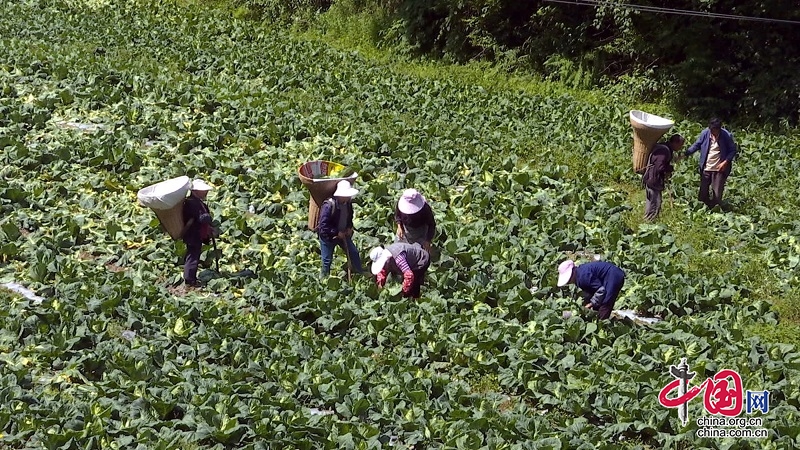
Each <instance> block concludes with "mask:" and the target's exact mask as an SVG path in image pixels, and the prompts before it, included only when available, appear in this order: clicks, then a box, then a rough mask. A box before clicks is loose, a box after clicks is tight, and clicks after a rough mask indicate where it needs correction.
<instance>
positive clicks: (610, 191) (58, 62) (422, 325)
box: [0, 0, 800, 449]
mask: <svg viewBox="0 0 800 450" xmlns="http://www.w3.org/2000/svg"><path fill="white" fill-rule="evenodd" d="M0 9H2V11H3V14H2V15H1V16H0V149H2V152H1V153H0V158H2V168H1V169H0V173H1V174H2V177H0V210H1V211H2V213H1V214H0V279H2V281H3V282H10V281H16V282H20V283H23V284H25V285H26V286H28V287H29V288H31V289H32V290H33V291H35V292H36V293H37V294H38V295H40V296H41V297H43V298H44V301H42V302H41V303H39V302H36V301H31V300H27V299H25V298H23V297H21V296H18V295H15V294H13V293H11V292H7V291H5V290H2V289H0V302H1V305H2V306H1V307H0V404H2V405H3V408H0V448H49V449H55V448H84V449H94V448H98V449H99V448H158V449H168V448H189V449H191V448H251V449H256V448H302V449H306V448H328V449H340V448H417V449H422V448H447V449H455V448H463V449H477V448H485V449H533V448H547V449H551V448H552V449H558V448H564V449H567V448H571V449H575V448H595V447H596V448H607V449H616V448H686V449H688V448H767V449H771V448H774V449H786V448H797V447H798V446H800V438H799V437H798V436H799V435H800V412H799V411H798V408H800V353H798V349H797V348H795V347H794V346H792V345H788V344H781V343H774V342H767V341H765V340H762V339H761V338H759V337H758V336H757V335H754V334H753V333H752V332H751V331H750V330H751V329H752V327H754V326H772V325H775V324H776V323H778V320H779V317H778V315H777V313H776V312H775V311H774V310H773V309H772V308H771V302H772V301H773V300H775V299H778V298H789V299H791V298H795V299H796V298H797V297H798V290H797V288H796V286H797V282H798V279H797V270H798V265H800V255H799V254H798V253H799V251H800V242H798V238H797V236H800V220H798V218H797V214H796V212H797V211H798V207H799V206H800V205H799V204H798V203H800V202H798V199H797V195H796V189H797V173H798V172H799V171H800V162H798V159H797V148H800V139H798V137H797V136H796V135H795V136H777V135H770V134H766V133H762V132H758V131H754V130H746V129H745V130H738V129H737V130H733V131H735V132H736V139H737V141H738V142H739V143H740V144H741V146H742V152H741V157H740V158H739V160H738V161H737V162H736V164H735V165H734V173H733V175H732V177H731V180H730V182H729V185H728V188H727V189H726V197H727V198H728V199H729V200H730V211H727V212H725V213H721V212H718V211H716V212H707V211H705V210H703V209H702V208H701V206H702V205H701V204H700V203H699V202H697V201H696V200H695V196H696V187H697V183H698V175H697V173H696V160H692V161H685V162H682V163H680V164H679V165H678V169H677V173H676V175H675V177H674V186H675V189H674V193H672V194H671V195H672V197H673V198H674V205H670V202H669V200H668V199H665V202H664V203H665V211H664V213H663V215H662V219H661V220H660V222H658V223H655V224H645V223H641V220H640V217H641V215H642V205H643V193H642V192H641V189H640V187H639V185H638V177H637V176H635V175H634V174H633V173H632V171H631V168H630V167H631V163H630V151H631V135H630V125H629V123H628V119H627V112H628V110H629V109H630V108H631V107H632V106H633V105H625V104H621V103H619V102H616V101H614V100H613V99H607V100H604V101H600V100H597V101H591V100H587V99H586V98H585V97H578V96H574V95H571V94H569V93H565V92H562V91H558V90H556V89H545V88H543V91H542V92H541V93H532V92H523V91H510V90H501V89H493V88H491V87H487V86H480V85H470V84H465V83H463V82H455V81H448V80H447V79H446V78H435V79H434V78H420V77H415V76H412V75H409V74H405V73H403V72H400V71H397V70H394V69H393V67H391V66H385V65H382V64H378V63H374V62H370V61H368V60H365V59H363V58H362V57H360V56H359V54H357V53H354V52H348V51H342V50H336V49H333V48H331V47H328V46H326V45H324V43H318V42H308V41H303V40H299V39H297V38H295V37H293V36H292V35H291V34H287V33H286V32H284V31H281V30H278V29H271V28H267V27H264V26H262V25H260V24H258V23H253V22H249V21H242V20H236V19H234V18H233V17H232V16H231V15H230V13H229V12H226V11H225V10H223V9H212V8H207V7H204V6H199V5H191V6H180V5H178V4H175V3H174V2H172V1H168V0H167V1H133V0H131V1H121V0H119V1H116V0H107V1H103V0H98V1H78V0H71V1H68V0H25V1H15V0H14V1H12V0H0ZM652 112H653V113H663V112H661V111H652ZM701 128H702V126H701V125H700V124H698V123H694V122H688V121H680V120H679V121H678V125H677V127H676V129H677V131H679V132H682V133H684V134H686V135H687V137H689V140H690V142H691V138H692V137H694V136H696V134H697V133H699V131H700V130H701ZM318 158H322V159H330V160H334V161H337V162H340V163H343V164H345V165H347V166H348V167H350V168H352V169H354V170H356V171H357V172H358V173H359V178H358V180H357V183H356V187H357V188H359V189H360V190H361V194H360V195H359V196H358V197H357V199H356V206H355V214H356V223H355V225H356V228H357V230H356V235H355V236H354V240H355V242H356V245H357V246H358V247H359V249H360V250H361V253H362V257H364V258H365V259H366V253H367V252H368V251H369V249H370V248H371V247H372V246H374V245H377V244H380V243H388V242H389V241H390V240H391V236H392V232H393V224H392V222H391V216H392V213H393V208H394V205H395V202H396V200H397V197H398V196H399V193H400V192H401V191H402V189H404V188H407V187H415V188H417V189H419V190H420V191H421V192H422V193H423V194H424V195H425V196H426V197H427V198H428V200H429V201H430V202H431V204H432V207H433V209H434V212H435V214H436V217H437V221H438V223H439V225H440V226H439V228H440V231H439V235H438V236H437V238H436V241H435V245H436V247H438V250H439V251H438V253H439V254H438V256H437V257H436V258H435V259H434V263H433V264H432V266H431V269H430V271H429V277H428V280H427V282H426V285H425V287H424V290H423V295H422V298H421V299H420V300H419V301H417V302H409V301H407V300H404V299H402V298H400V296H399V295H397V289H395V288H391V287H390V288H388V289H385V290H382V291H379V290H378V289H377V288H376V287H375V286H374V282H373V280H370V279H369V278H368V277H366V276H364V277H356V278H355V279H354V280H353V282H352V283H348V282H347V278H346V275H345V272H344V270H343V268H342V266H343V264H344V256H343V254H342V253H341V252H340V251H338V252H337V254H336V257H335V260H334V265H335V267H336V269H337V270H335V271H334V273H335V276H332V277H330V278H326V279H322V280H320V278H319V275H318V273H319V264H320V261H319V254H318V247H319V246H318V242H317V240H316V237H315V235H314V234H313V233H312V232H311V231H309V230H307V228H306V222H307V209H308V192H307V190H306V189H305V188H304V187H303V186H302V185H301V184H300V182H299V180H298V179H297V168H298V166H299V165H300V164H301V163H303V162H305V161H308V160H312V159H318ZM184 174H185V175H189V176H198V177H200V178H203V179H205V180H207V181H209V182H211V183H212V184H214V185H215V186H216V187H217V189H216V190H215V191H212V192H211V194H210V196H209V205H210V207H211V211H212V214H213V215H214V217H215V218H216V219H217V220H218V222H219V226H220V228H221V230H222V235H221V236H220V238H219V239H218V250H219V251H218V256H219V259H220V266H221V267H220V268H221V273H216V272H214V271H212V270H211V268H212V266H213V259H214V256H213V255H209V253H204V257H203V258H204V260H205V261H204V263H203V266H204V267H203V268H201V274H200V275H201V279H203V280H204V281H206V282H207V284H206V287H205V288H204V289H203V290H200V291H190V292H183V291H182V290H180V289H176V288H175V285H176V284H178V283H179V282H180V280H181V273H182V266H181V264H182V255H183V253H184V252H185V247H184V246H183V244H182V243H181V242H173V241H171V240H170V239H169V237H168V236H167V235H166V234H165V233H164V232H162V231H161V230H160V229H159V227H158V221H157V220H156V217H155V215H154V214H153V213H152V211H150V210H148V209H146V208H142V207H140V206H138V205H137V204H136V192H137V191H138V190H139V189H140V188H142V187H144V186H147V185H149V184H152V183H155V182H158V181H161V180H163V179H166V178H171V177H175V176H180V175H184ZM251 205H252V207H253V208H252V211H253V212H250V206H251ZM595 255H599V257H601V258H602V259H605V260H608V261H612V262H614V263H616V264H618V265H619V266H620V267H622V268H623V269H625V270H626V272H627V279H626V285H625V288H624V290H623V295H622V297H621V299H620V301H618V303H617V307H618V308H626V309H636V310H641V311H646V312H648V313H649V314H654V315H659V316H661V317H663V318H664V320H663V321H661V322H659V323H657V324H655V325H652V326H641V325H636V324H633V323H631V322H630V321H611V322H597V321H594V320H593V319H592V318H591V316H589V315H587V314H585V313H583V312H581V311H580V309H581V307H580V302H579V300H578V298H577V297H575V296H573V291H572V290H570V289H566V288H564V289H561V288H556V287H555V281H556V271H555V267H556V265H557V264H558V262H560V261H562V260H564V259H565V258H567V257H576V258H578V259H579V260H581V261H585V260H589V259H592V258H593V257H594V256H595ZM392 286H397V283H395V284H394V285H392ZM565 310H570V311H573V312H574V314H573V315H572V317H571V318H568V319H564V318H563V315H562V313H563V311H565ZM682 357H685V358H687V359H688V362H689V364H690V367H691V369H692V370H693V371H696V372H697V374H698V375H697V377H696V378H695V380H694V382H696V383H698V384H699V383H700V382H701V381H702V380H704V379H705V378H707V377H711V376H713V375H714V374H715V373H716V372H717V371H719V370H721V369H723V368H729V369H733V370H736V371H738V372H739V373H740V374H741V376H742V380H743V383H744V387H745V389H750V390H769V391H770V399H769V412H768V413H766V414H763V415H759V413H755V414H753V415H752V417H763V428H765V429H767V430H769V433H770V434H769V438H767V439H719V438H698V437H696V431H697V425H696V423H695V421H694V420H695V419H696V418H699V417H703V416H706V415H708V413H706V412H705V411H704V410H703V408H702V403H701V402H700V401H698V400H699V399H698V400H695V401H693V402H691V403H689V406H688V411H689V418H690V420H689V422H688V424H687V425H686V426H684V425H682V423H681V421H680V420H679V419H678V416H677V412H676V410H674V409H666V408H664V407H662V406H661V405H659V403H658V393H659V391H660V390H661V389H662V388H663V387H664V386H665V385H666V384H667V383H669V382H670V381H672V380H673V378H672V377H671V376H670V375H669V367H670V365H673V364H678V363H679V360H680V358H682ZM694 382H693V383H694ZM743 414H744V413H743Z"/></svg>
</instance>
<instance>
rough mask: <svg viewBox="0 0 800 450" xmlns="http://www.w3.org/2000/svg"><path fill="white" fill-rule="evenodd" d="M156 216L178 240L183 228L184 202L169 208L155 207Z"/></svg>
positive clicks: (170, 234) (172, 236)
mask: <svg viewBox="0 0 800 450" xmlns="http://www.w3.org/2000/svg"><path fill="white" fill-rule="evenodd" d="M153 211H154V212H155V213H156V217H158V220H159V221H160V222H161V225H163V226H164V229H165V230H167V234H169V236H170V237H171V238H172V239H175V240H178V239H180V237H181V231H182V230H183V225H184V221H183V202H181V203H178V204H177V205H175V206H173V207H172V208H169V209H154V210H153Z"/></svg>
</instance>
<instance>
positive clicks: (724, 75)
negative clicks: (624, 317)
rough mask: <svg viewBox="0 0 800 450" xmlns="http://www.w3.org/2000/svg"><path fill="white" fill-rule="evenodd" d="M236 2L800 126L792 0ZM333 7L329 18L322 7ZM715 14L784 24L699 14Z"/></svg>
mask: <svg viewBox="0 0 800 450" xmlns="http://www.w3.org/2000/svg"><path fill="white" fill-rule="evenodd" d="M235 3H236V4H239V5H242V8H243V9H244V10H246V11H251V12H258V13H260V16H259V17H260V18H262V19H264V20H279V21H292V22H293V23H296V24H301V25H302V26H309V25H310V26H311V28H315V29H316V28H319V27H320V26H321V27H322V28H323V29H325V30H326V32H328V33H332V34H333V35H336V36H341V37H348V38H349V37H352V34H353V32H354V31H355V30H359V31H361V32H362V35H361V37H362V38H364V39H365V40H367V41H369V42H372V43H373V44H374V45H377V46H381V47H389V48H392V49H393V51H395V52H396V53H404V54H407V55H413V56H420V55H425V56H432V57H435V58H445V59H446V60H449V61H461V62H463V61H468V60H487V61H492V62H493V63H494V64H497V65H499V66H501V67H503V68H504V69H507V70H514V71H521V72H526V73H535V74H539V75H541V76H544V77H546V78H548V79H553V80H558V81H560V82H562V83H564V84H567V85H570V86H572V87H581V88H587V87H593V86H604V87H605V89H608V90H613V91H616V92H619V93H628V94H632V96H633V97H635V98H639V99H641V98H648V99H650V100H655V99H661V100H662V101H668V102H670V103H671V104H673V106H674V107H675V108H676V110H679V111H681V112H684V113H691V114H693V115H694V116H695V117H702V118H704V119H707V118H708V117H711V116H716V115H719V116H722V117H724V118H726V119H728V120H730V121H733V122H736V123H739V124H744V123H748V122H749V121H753V120H755V121H759V122H769V123H774V124H780V123H784V124H786V123H788V124H793V125H796V124H797V121H798V119H800V97H798V96H797V92H798V91H800V78H798V77H797V76H796V75H795V74H796V73H797V72H798V70H800V50H798V47H797V45H794V43H795V42H797V41H798V40H800V23H786V22H791V21H796V22H800V10H798V9H797V7H796V6H797V5H796V3H795V2H793V1H792V0H748V1H735V2H734V1H731V0H702V1H700V0H680V1H670V2H664V1H660V0H644V1H636V2H629V1H618V2H616V1H615V2H605V1H593V0H581V1H579V2H560V1H548V0H535V1H517V0H435V1H431V0H336V1H331V0H293V1H286V0H236V1H235ZM570 3H571V4H570ZM328 8H330V10H329V11H327V12H326V13H325V14H324V16H323V17H322V21H321V22H322V23H321V24H320V23H319V21H317V20H316V19H317V18H318V17H317V16H316V15H315V12H317V11H323V10H328ZM654 8H655V9H659V8H660V9H661V10H662V11H653V9H654ZM648 9H649V10H648ZM663 10H671V12H672V13H666V12H664V11H663ZM687 11H688V12H691V15H687ZM704 13H709V14H717V15H731V16H741V17H752V18H756V19H777V20H778V22H763V21H753V20H736V19H732V18H720V17H703V16H700V15H698V14H704ZM331 25H333V26H331ZM342 25H344V26H342Z"/></svg>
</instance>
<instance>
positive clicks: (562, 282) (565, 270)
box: [558, 259, 575, 286]
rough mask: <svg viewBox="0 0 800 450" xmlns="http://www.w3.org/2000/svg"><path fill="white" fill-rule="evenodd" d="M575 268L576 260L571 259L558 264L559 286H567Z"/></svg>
mask: <svg viewBox="0 0 800 450" xmlns="http://www.w3.org/2000/svg"><path fill="white" fill-rule="evenodd" d="M573 270H575V262H574V261H572V260H571V259H568V260H566V261H564V262H562V263H561V264H559V265H558V286H566V284H567V283H569V280H570V278H572V271H573Z"/></svg>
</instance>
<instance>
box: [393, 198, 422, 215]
mask: <svg viewBox="0 0 800 450" xmlns="http://www.w3.org/2000/svg"><path fill="white" fill-rule="evenodd" d="M423 206H425V200H424V199H423V200H422V202H420V204H419V205H417V204H416V203H411V202H409V201H405V200H400V201H399V202H397V209H399V210H400V212H401V213H403V214H416V213H418V212H420V211H422V207H423Z"/></svg>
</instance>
